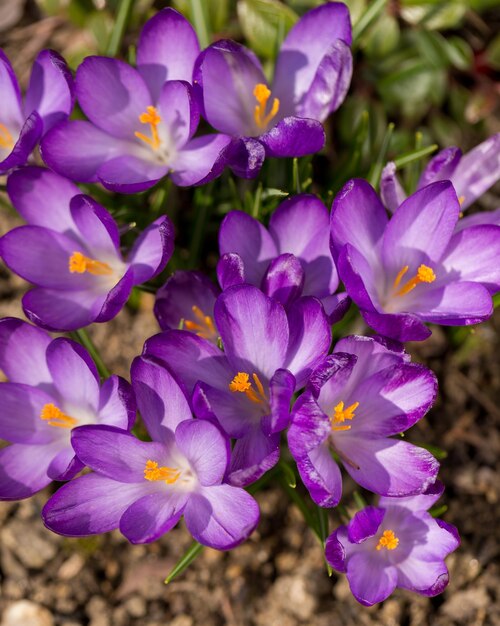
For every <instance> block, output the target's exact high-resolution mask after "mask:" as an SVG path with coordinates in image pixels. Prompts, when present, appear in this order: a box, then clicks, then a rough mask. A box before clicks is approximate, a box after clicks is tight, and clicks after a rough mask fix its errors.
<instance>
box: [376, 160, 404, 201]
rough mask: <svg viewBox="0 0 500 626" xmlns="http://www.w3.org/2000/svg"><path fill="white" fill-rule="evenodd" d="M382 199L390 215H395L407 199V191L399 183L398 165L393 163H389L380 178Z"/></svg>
mask: <svg viewBox="0 0 500 626" xmlns="http://www.w3.org/2000/svg"><path fill="white" fill-rule="evenodd" d="M380 197H381V198H382V202H383V203H384V205H385V207H386V209H387V210H388V211H389V212H390V213H394V211H395V210H396V209H397V208H398V207H399V205H400V204H402V203H403V202H404V201H405V200H406V198H407V195H406V193H405V190H404V189H403V187H402V186H401V183H400V182H399V179H398V176H397V174H396V164H395V163H393V161H389V163H387V165H386V166H385V167H384V169H383V170H382V175H381V177H380Z"/></svg>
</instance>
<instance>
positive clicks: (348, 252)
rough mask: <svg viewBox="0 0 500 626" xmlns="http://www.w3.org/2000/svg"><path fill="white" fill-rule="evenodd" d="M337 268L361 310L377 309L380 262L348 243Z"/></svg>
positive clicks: (339, 258) (341, 251)
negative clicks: (364, 254) (365, 255)
mask: <svg viewBox="0 0 500 626" xmlns="http://www.w3.org/2000/svg"><path fill="white" fill-rule="evenodd" d="M337 270H338V272H339V276H340V278H341V279H342V280H343V282H344V285H345V288H346V290H347V293H348V294H349V296H350V297H351V298H352V299H353V300H354V302H355V303H356V304H357V305H358V306H359V308H360V309H361V312H364V311H366V310H367V311H375V305H376V304H377V305H379V306H380V304H379V294H378V289H377V287H378V283H379V282H380V279H379V276H378V275H379V273H380V271H381V270H380V268H378V262H377V261H376V260H375V259H373V258H372V260H371V262H370V261H369V260H368V259H367V258H366V257H364V256H363V255H362V254H361V253H360V252H359V251H358V249H357V248H354V247H353V246H351V244H346V245H345V246H344V247H343V248H342V249H341V250H340V255H339V257H338V259H337Z"/></svg>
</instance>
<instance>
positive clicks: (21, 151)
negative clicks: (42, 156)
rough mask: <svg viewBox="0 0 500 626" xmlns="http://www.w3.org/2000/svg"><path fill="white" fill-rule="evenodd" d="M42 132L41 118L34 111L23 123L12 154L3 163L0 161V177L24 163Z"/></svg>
mask: <svg viewBox="0 0 500 626" xmlns="http://www.w3.org/2000/svg"><path fill="white" fill-rule="evenodd" d="M42 131H43V122H42V118H41V117H40V116H39V115H38V113H37V112H36V111H33V113H32V114H31V115H30V116H29V117H28V118H27V119H26V121H25V122H24V125H23V127H22V128H21V132H20V134H19V137H18V138H17V141H16V143H15V145H14V147H13V148H12V152H11V153H10V154H9V155H8V156H7V157H6V158H5V159H4V160H3V161H0V175H1V174H6V173H7V172H8V171H9V170H11V169H13V168H15V167H19V166H20V165H24V164H25V163H26V161H27V160H28V157H29V155H30V153H31V151H32V150H33V148H34V147H35V146H36V144H37V143H38V141H39V139H40V137H41V136H42ZM14 139H15V138H14Z"/></svg>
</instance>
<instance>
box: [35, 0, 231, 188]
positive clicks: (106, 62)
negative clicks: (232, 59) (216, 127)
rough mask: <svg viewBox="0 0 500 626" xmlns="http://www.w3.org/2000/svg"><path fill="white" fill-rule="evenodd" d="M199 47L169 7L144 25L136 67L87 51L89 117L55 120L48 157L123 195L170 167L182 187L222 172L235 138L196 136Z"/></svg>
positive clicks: (83, 80)
mask: <svg viewBox="0 0 500 626" xmlns="http://www.w3.org/2000/svg"><path fill="white" fill-rule="evenodd" d="M198 53H199V45H198V40H197V38H196V34H195V32H194V30H193V28H192V26H191V25H190V24H189V22H187V21H186V20H185V19H184V18H183V17H182V15H180V14H179V13H177V11H174V10H173V9H170V8H167V9H163V10H162V11H160V12H159V13H157V14H156V15H155V16H154V17H153V18H151V19H150V20H149V21H148V22H146V24H145V25H144V28H143V30H142V33H141V36H140V38H139V42H138V44H137V69H134V68H132V67H131V66H130V65H128V64H127V63H124V62H123V61H119V60H116V59H110V58H106V57H98V56H91V57H87V58H86V59H85V60H84V61H83V63H82V64H81V65H80V66H79V68H78V69H77V72H76V96H77V99H78V103H79V104H80V107H81V108H82V110H83V112H84V113H85V115H86V116H87V117H88V119H89V120H90V121H89V122H86V121H68V122H64V123H62V124H59V125H57V126H56V127H55V128H54V129H53V130H52V131H51V132H50V133H49V134H48V135H47V137H45V139H44V141H43V143H42V146H41V150H42V156H43V159H44V161H45V162H46V163H47V164H48V165H49V166H50V167H51V168H52V169H53V170H55V171H56V172H58V173H60V174H63V175H64V176H67V177H68V178H71V179H73V180H76V181H82V182H101V183H102V184H103V185H104V186H105V187H106V188H108V189H112V190H114V191H119V192H122V193H136V192H138V191H143V190H144V189H148V188H149V187H151V186H152V185H154V184H155V183H157V182H158V181H159V180H160V179H161V178H163V177H164V176H166V175H167V173H170V177H171V178H172V180H173V181H174V183H175V184H176V185H181V186H186V185H194V184H202V183H204V182H207V181H208V180H212V179H213V178H215V177H216V176H218V175H219V174H220V173H221V172H222V169H223V167H224V164H223V162H222V160H221V159H219V158H218V157H219V154H220V152H221V150H222V149H223V148H224V147H225V146H226V145H228V143H229V141H230V139H229V137H226V136H224V135H218V134H216V135H204V136H201V137H197V138H195V139H193V135H194V133H195V132H196V129H197V127H198V122H199V117H200V116H199V111H198V106H197V104H196V103H195V102H194V101H193V96H192V89H191V85H190V84H189V83H191V79H192V73H193V66H194V62H195V59H196V57H197V55H198ZM75 145H76V146H78V150H75Z"/></svg>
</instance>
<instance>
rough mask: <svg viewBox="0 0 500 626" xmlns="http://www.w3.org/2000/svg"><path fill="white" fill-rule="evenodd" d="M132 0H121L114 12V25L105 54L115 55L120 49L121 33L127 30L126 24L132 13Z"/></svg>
mask: <svg viewBox="0 0 500 626" xmlns="http://www.w3.org/2000/svg"><path fill="white" fill-rule="evenodd" d="M133 4H134V0H121V2H120V6H119V7H118V13H117V14H116V20H115V25H114V26H113V30H112V32H111V36H110V38H109V42H108V47H107V50H106V56H109V57H115V56H116V55H117V54H118V52H119V51H120V46H121V44H122V39H123V35H124V34H125V31H126V30H127V24H128V21H129V19H130V15H131V13H132V6H133Z"/></svg>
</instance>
